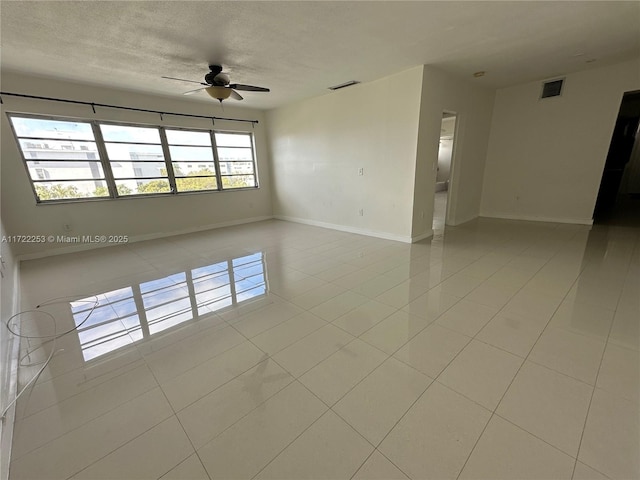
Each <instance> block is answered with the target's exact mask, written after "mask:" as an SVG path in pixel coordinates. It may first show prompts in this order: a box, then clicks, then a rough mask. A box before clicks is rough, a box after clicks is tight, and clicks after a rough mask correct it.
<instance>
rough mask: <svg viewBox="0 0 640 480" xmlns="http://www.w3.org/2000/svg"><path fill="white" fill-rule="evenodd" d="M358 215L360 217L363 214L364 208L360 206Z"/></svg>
mask: <svg viewBox="0 0 640 480" xmlns="http://www.w3.org/2000/svg"><path fill="white" fill-rule="evenodd" d="M358 215H359V216H360V217H362V216H364V209H362V208H361V209H360V210H358Z"/></svg>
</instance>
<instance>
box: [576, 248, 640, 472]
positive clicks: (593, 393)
mask: <svg viewBox="0 0 640 480" xmlns="http://www.w3.org/2000/svg"><path fill="white" fill-rule="evenodd" d="M636 250H638V243H637V242H636V243H635V245H634V247H633V248H632V250H631V253H630V255H629V257H630V258H633V255H634V254H635V251H636ZM630 270H631V263H627V270H626V272H625V282H626V278H627V277H628V276H629V271H630ZM623 285H624V283H623ZM623 291H624V287H623V288H621V289H620V293H619V295H618V300H617V301H616V308H615V312H617V310H618V306H619V305H620V299H621V298H622V292H623ZM614 321H615V313H614V317H613V318H612V319H611V324H610V325H609V331H608V332H607V339H606V341H605V344H604V348H603V349H602V354H601V356H600V363H599V365H598V370H597V372H596V378H595V379H594V382H593V390H592V391H591V397H590V398H589V405H588V406H587V413H586V415H585V417H584V422H583V424H582V432H581V433H580V441H579V442H578V451H577V452H576V458H575V462H574V463H573V471H572V473H571V478H572V479H573V477H574V476H575V474H576V467H577V465H578V458H580V450H581V448H582V440H583V438H584V431H585V429H586V428H587V421H588V419H589V412H590V411H591V404H592V403H593V397H594V396H595V393H596V389H597V388H598V378H599V376H600V370H601V369H602V362H603V361H604V355H605V353H606V351H607V346H608V344H609V337H610V336H611V330H612V329H613V323H614ZM585 465H586V464H585ZM590 468H593V467H590ZM594 470H595V469H594Z"/></svg>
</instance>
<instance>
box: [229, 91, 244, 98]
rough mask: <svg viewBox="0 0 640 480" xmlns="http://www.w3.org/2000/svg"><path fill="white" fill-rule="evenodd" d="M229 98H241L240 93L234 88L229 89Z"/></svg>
mask: <svg viewBox="0 0 640 480" xmlns="http://www.w3.org/2000/svg"><path fill="white" fill-rule="evenodd" d="M231 98H235V99H236V100H243V97H242V95H240V94H239V93H238V92H236V91H235V90H231Z"/></svg>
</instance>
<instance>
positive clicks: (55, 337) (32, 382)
mask: <svg viewBox="0 0 640 480" xmlns="http://www.w3.org/2000/svg"><path fill="white" fill-rule="evenodd" d="M90 296H92V297H94V298H95V301H94V300H87V299H86V298H83V299H81V300H69V299H75V298H76V297H77V295H75V296H67V297H57V298H53V299H50V300H47V301H45V302H43V303H41V304H39V305H37V306H36V308H35V309H33V310H23V311H21V312H18V313H16V314H15V315H12V316H11V317H9V318H8V319H7V321H6V322H5V327H6V328H7V330H8V331H9V332H10V333H11V334H12V335H14V336H15V337H17V338H24V339H27V340H42V339H48V340H47V341H45V342H42V343H41V344H40V345H38V346H37V347H36V348H34V349H33V350H29V349H27V353H26V354H25V355H24V356H22V357H21V358H20V361H19V366H21V367H33V366H36V365H38V363H39V362H34V363H28V364H23V363H22V361H23V360H24V359H25V358H27V357H29V356H31V355H33V353H34V352H36V351H37V350H39V349H40V348H43V347H44V346H45V345H47V344H48V343H51V344H52V346H51V353H50V354H49V356H48V357H47V359H46V360H45V361H44V363H43V364H42V367H40V369H39V370H38V372H37V373H36V374H35V375H34V376H33V377H32V378H31V380H29V381H28V382H27V383H26V385H25V386H24V387H23V388H22V390H20V392H18V394H17V395H16V396H15V398H14V399H13V400H12V401H11V402H9V404H8V405H7V406H6V407H5V408H4V409H3V410H2V414H0V421H4V419H5V417H6V415H7V412H8V411H9V409H10V408H11V407H12V406H13V405H14V404H15V403H16V402H17V401H18V399H19V398H20V397H21V396H22V394H23V393H24V392H25V391H26V390H27V388H29V387H30V386H32V385H35V383H36V382H37V381H38V378H40V375H42V372H44V371H45V369H46V368H47V366H48V365H49V363H50V362H51V360H52V359H53V356H54V355H55V354H56V353H59V352H61V351H63V349H60V350H56V344H57V341H58V339H60V338H62V337H64V336H65V335H68V334H69V333H71V332H75V331H76V330H78V329H79V328H80V327H82V325H84V324H85V322H86V321H87V320H89V317H91V315H92V314H93V312H94V311H95V309H96V307H97V306H98V304H99V303H100V302H99V300H98V297H97V296H95V295H90ZM71 302H76V303H77V302H84V303H93V306H92V307H91V309H90V310H89V313H88V314H87V316H86V317H85V318H84V319H82V321H81V322H80V323H78V324H76V326H75V327H73V328H71V329H69V330H67V331H66V332H62V333H57V331H58V325H57V322H56V318H55V317H54V316H53V315H52V314H51V313H49V312H45V311H44V310H38V309H39V308H40V307H43V306H47V305H55V304H57V303H71ZM28 313H39V314H43V315H46V316H48V317H49V318H50V319H51V320H52V321H53V334H51V335H24V334H20V333H18V332H16V331H15V330H13V329H12V328H11V326H10V325H11V321H12V320H13V319H15V318H17V317H19V316H22V315H26V314H28Z"/></svg>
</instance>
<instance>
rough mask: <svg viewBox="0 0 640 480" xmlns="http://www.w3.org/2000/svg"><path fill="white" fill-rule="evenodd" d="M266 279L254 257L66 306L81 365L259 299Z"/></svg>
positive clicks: (262, 266) (260, 260)
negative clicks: (170, 329) (75, 333)
mask: <svg viewBox="0 0 640 480" xmlns="http://www.w3.org/2000/svg"><path fill="white" fill-rule="evenodd" d="M266 278H267V277H266V267H265V263H264V258H263V254H262V252H258V253H254V254H251V255H246V256H243V257H239V258H234V259H231V260H225V261H222V262H217V263H214V264H211V265H206V266H202V267H198V268H194V269H192V270H188V271H185V272H179V273H175V274H172V275H168V276H166V277H162V278H157V279H154V280H150V281H147V282H143V283H140V284H137V285H131V286H127V287H123V288H120V289H118V290H113V291H110V292H104V293H101V294H98V295H96V297H97V298H98V301H99V304H98V306H97V307H96V308H95V309H94V310H93V311H92V307H93V305H94V300H95V297H87V298H86V299H80V300H76V301H74V302H70V307H71V312H72V315H73V319H74V322H75V324H76V326H78V339H79V341H80V345H81V347H82V354H83V357H84V360H85V361H89V360H93V359H95V358H97V357H100V356H102V355H105V354H107V353H109V352H112V351H114V350H117V349H119V348H122V347H124V346H126V345H130V344H132V343H134V342H137V341H140V340H143V339H147V338H149V337H151V336H152V335H154V334H156V333H158V332H162V331H164V330H167V329H169V328H171V327H174V326H176V325H180V324H182V323H184V322H188V321H190V320H195V319H197V318H199V317H201V316H204V315H208V314H211V313H213V312H216V311H219V310H221V309H223V308H227V307H230V306H235V305H238V304H240V303H242V302H245V301H247V300H251V299H255V298H258V297H261V296H264V295H266V293H267V280H266ZM89 300H91V301H89ZM87 316H88V318H87Z"/></svg>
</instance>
